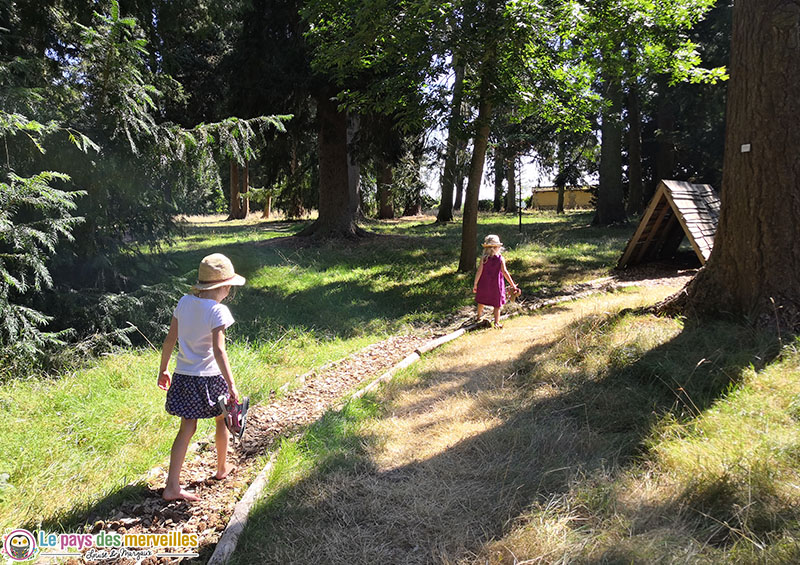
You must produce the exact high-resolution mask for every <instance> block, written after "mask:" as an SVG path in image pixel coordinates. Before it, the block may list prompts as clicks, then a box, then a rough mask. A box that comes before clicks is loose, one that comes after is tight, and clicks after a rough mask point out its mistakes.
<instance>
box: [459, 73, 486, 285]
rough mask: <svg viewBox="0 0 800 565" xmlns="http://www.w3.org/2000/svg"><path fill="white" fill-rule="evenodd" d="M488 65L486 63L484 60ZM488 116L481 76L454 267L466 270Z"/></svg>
mask: <svg viewBox="0 0 800 565" xmlns="http://www.w3.org/2000/svg"><path fill="white" fill-rule="evenodd" d="M484 65H486V66H488V65H489V63H488V62H487V63H484ZM491 116H492V103H491V101H490V99H489V84H488V79H487V77H486V76H485V74H484V76H482V77H481V87H480V101H479V103H478V117H477V118H476V120H475V141H474V143H473V148H472V161H471V162H470V167H469V180H468V182H467V194H466V198H465V199H464V215H463V218H462V220H461V257H460V259H459V262H458V270H459V272H461V273H468V272H471V271H472V270H473V269H475V259H476V258H477V244H478V240H477V238H478V194H479V192H480V188H481V180H482V179H483V164H484V161H485V159H486V146H487V145H488V144H489V124H490V122H491Z"/></svg>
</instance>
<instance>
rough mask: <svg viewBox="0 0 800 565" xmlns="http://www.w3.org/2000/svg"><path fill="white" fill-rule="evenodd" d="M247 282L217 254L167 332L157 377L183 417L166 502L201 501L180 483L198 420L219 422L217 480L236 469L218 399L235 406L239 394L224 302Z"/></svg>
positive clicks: (203, 266) (206, 261)
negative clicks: (172, 368)
mask: <svg viewBox="0 0 800 565" xmlns="http://www.w3.org/2000/svg"><path fill="white" fill-rule="evenodd" d="M244 282H245V279H244V278H243V277H241V276H239V275H237V274H236V273H235V272H234V271H233V264H232V263H231V261H230V259H228V258H227V257H225V256H224V255H222V254H221V253H214V254H212V255H209V256H207V257H205V258H203V260H202V262H201V263H200V268H199V270H198V277H197V284H195V285H194V286H193V287H192V294H187V295H185V296H184V297H183V298H181V299H180V300H179V301H178V305H177V306H176V307H175V312H174V313H173V316H172V321H171V323H170V327H169V333H168V334H167V337H166V338H165V339H164V346H163V349H162V351H161V368H160V369H159V374H158V386H159V388H162V389H164V390H166V391H167V402H166V409H167V412H168V413H169V414H172V415H173V416H180V418H181V425H180V429H179V430H178V435H177V436H176V437H175V441H174V442H173V444H172V452H171V453H170V457H169V474H168V475H167V485H166V487H165V488H164V494H163V495H162V496H163V497H164V499H165V500H177V499H185V500H198V497H197V496H196V495H195V494H193V493H191V492H188V491H186V490H184V489H183V488H181V484H180V477H181V467H182V466H183V461H184V459H185V458H186V450H187V449H188V447H189V441H190V440H191V439H192V436H193V435H194V432H195V430H196V429H197V419H198V418H215V419H216V435H215V445H216V450H217V472H216V474H215V475H214V477H215V478H216V479H224V478H225V477H226V476H228V474H229V473H230V472H231V471H232V470H233V465H230V464H228V461H227V454H228V429H227V428H226V426H225V417H224V415H223V414H222V413H221V409H220V407H219V406H218V403H217V399H218V398H219V396H220V395H223V396H225V397H226V398H230V399H232V400H233V401H234V402H236V401H237V399H238V397H239V392H238V391H237V390H236V384H234V382H233V374H232V373H231V366H230V363H229V362H228V354H227V352H226V350H225V329H226V328H227V327H228V326H230V325H231V324H233V316H231V313H230V310H228V307H227V306H225V305H224V304H220V302H222V300H224V299H225V297H227V296H228V293H229V292H230V289H231V286H241V285H243V284H244ZM176 342H177V344H178V359H177V363H176V365H175V372H174V373H173V375H172V378H170V374H169V371H168V366H169V360H170V357H171V356H172V351H173V349H174V348H175V343H176Z"/></svg>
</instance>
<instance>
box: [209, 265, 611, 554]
mask: <svg viewBox="0 0 800 565" xmlns="http://www.w3.org/2000/svg"><path fill="white" fill-rule="evenodd" d="M612 280H613V277H604V278H602V279H597V280H595V281H590V282H589V283H584V284H587V285H590V286H591V288H589V289H587V290H583V291H579V292H575V293H572V294H568V295H565V296H557V297H554V298H550V299H545V300H538V301H536V302H533V303H531V304H528V305H525V306H524V307H522V308H520V309H519V310H517V311H515V312H512V313H509V314H504V315H502V316H500V319H501V320H506V319H509V318H513V317H516V316H519V315H521V314H525V313H529V312H532V311H534V310H538V309H541V308H544V307H546V306H552V305H555V304H559V303H561V302H568V301H572V300H578V299H580V298H584V297H586V296H589V295H591V294H597V293H600V292H605V291H608V290H609V289H611V288H613V286H614V284H613V282H611V281H612ZM486 327H490V322H489V321H488V320H481V321H478V322H475V323H472V324H470V325H468V326H465V327H463V328H460V329H458V330H455V331H453V332H451V333H449V334H445V335H443V336H440V337H438V338H435V339H432V340H430V341H428V342H426V343H424V344H423V345H421V346H420V347H418V348H417V349H416V350H415V351H414V352H413V353H411V354H410V355H407V356H406V357H405V358H404V359H403V360H402V361H400V362H398V363H396V364H395V365H394V366H393V367H391V368H390V369H389V370H387V371H386V372H384V373H383V374H382V375H380V376H379V377H377V378H375V379H373V380H372V381H371V382H370V383H369V384H367V385H366V386H365V387H363V388H361V389H359V390H357V391H356V392H354V393H353V394H351V395H350V397H349V398H360V397H362V396H364V395H365V394H367V393H369V392H372V391H374V390H375V389H377V388H378V386H380V384H381V383H385V382H389V381H391V380H392V378H393V377H394V376H395V375H396V374H397V373H398V372H399V371H401V370H402V369H405V368H407V367H410V366H411V365H413V364H414V363H415V362H416V361H418V360H419V359H421V358H422V355H423V354H426V353H429V352H430V351H433V350H434V349H436V348H438V347H441V346H442V345H444V344H446V343H449V342H451V341H453V340H455V339H458V338H459V337H461V336H462V335H464V334H466V333H467V332H470V331H473V330H476V329H479V328H486ZM312 373H314V371H310V372H309V373H307V374H308V375H310V374H312ZM304 376H305V375H304ZM276 454H277V452H275V453H273V454H272V456H271V457H270V459H269V461H268V462H267V464H266V465H265V466H264V468H263V469H262V470H261V471H260V472H259V473H258V475H257V476H256V478H255V479H254V480H253V482H252V483H251V484H250V486H249V487H248V489H247V491H246V492H245V494H244V496H242V498H241V500H240V501H239V502H238V503H237V504H236V507H235V508H234V511H233V515H232V516H231V519H230V521H229V522H228V525H227V526H226V527H225V530H224V531H223V532H222V536H221V537H220V539H219V541H218V542H217V545H216V547H215V548H214V553H212V555H211V558H210V559H209V560H208V565H225V564H226V563H228V561H229V560H230V558H231V556H232V555H233V552H234V551H235V550H236V545H237V544H238V542H239V536H241V534H242V532H243V531H244V528H245V526H246V525H247V518H248V515H249V514H250V510H251V509H252V508H253V506H254V505H255V503H256V502H257V501H258V499H259V498H260V496H259V495H260V493H261V492H262V491H263V490H264V487H265V486H266V484H267V480H268V478H269V474H270V472H271V471H272V467H273V464H274V462H275V456H276Z"/></svg>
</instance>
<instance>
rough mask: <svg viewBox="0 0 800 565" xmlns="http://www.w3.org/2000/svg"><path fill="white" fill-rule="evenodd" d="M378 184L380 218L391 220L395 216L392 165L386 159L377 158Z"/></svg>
mask: <svg viewBox="0 0 800 565" xmlns="http://www.w3.org/2000/svg"><path fill="white" fill-rule="evenodd" d="M377 169H378V170H377V171H376V173H375V176H376V184H377V193H378V195H377V196H378V219H379V220H389V219H391V218H394V207H393V206H392V193H391V186H392V167H391V165H389V163H387V162H386V160H385V159H382V158H380V157H379V158H378V159H377Z"/></svg>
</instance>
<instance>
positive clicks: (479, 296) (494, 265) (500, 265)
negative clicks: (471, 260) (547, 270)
mask: <svg viewBox="0 0 800 565" xmlns="http://www.w3.org/2000/svg"><path fill="white" fill-rule="evenodd" d="M502 251H503V244H502V243H500V238H499V237H497V236H496V235H487V236H486V238H484V240H483V257H481V264H480V266H479V267H478V272H477V273H475V283H474V284H473V285H472V292H474V293H475V302H477V303H478V320H480V319H481V316H482V315H483V307H484V306H492V307H494V327H496V328H502V327H503V326H501V325H500V310H501V309H502V308H503V304H505V302H506V284H505V281H504V280H503V279H505V280H507V281H508V284H510V285H511V288H512V289H513V291H514V293H515V294H519V292H520V290H519V288H518V287H517V285H515V284H514V281H513V280H512V279H511V275H510V274H509V273H508V270H507V269H506V260H505V259H504V258H503V255H501V253H502Z"/></svg>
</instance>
